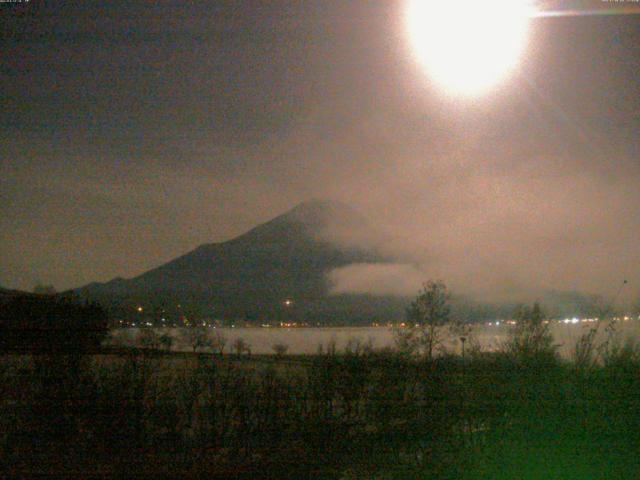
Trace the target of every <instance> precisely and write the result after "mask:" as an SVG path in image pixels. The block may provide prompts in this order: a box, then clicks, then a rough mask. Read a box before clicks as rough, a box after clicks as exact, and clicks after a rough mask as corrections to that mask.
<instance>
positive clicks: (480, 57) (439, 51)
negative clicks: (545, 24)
mask: <svg viewBox="0 0 640 480" xmlns="http://www.w3.org/2000/svg"><path fill="white" fill-rule="evenodd" d="M407 2H408V3H407V9H406V22H407V27H408V32H409V37H410V40H411V43H412V44H413V48H414V51H415V54H416V56H417V58H418V60H419V61H420V62H421V63H422V64H423V65H424V66H425V67H426V69H427V71H428V73H429V74H430V75H431V76H432V77H433V78H434V79H435V80H436V81H437V82H438V83H440V84H441V85H442V86H443V87H444V88H445V89H447V90H450V91H451V92H452V93H461V94H469V95H472V94H476V93H479V92H482V91H484V90H486V89H488V88H489V87H491V86H492V85H494V84H495V83H497V82H499V81H500V80H502V79H503V78H504V77H505V76H506V75H507V74H508V73H509V72H510V71H511V70H512V69H513V67H514V66H515V65H516V63H517V61H518V59H519V58H520V56H521V54H522V51H523V49H524V46H525V44H526V40H527V36H528V35H527V34H528V30H529V21H530V18H531V16H532V13H533V9H532V7H531V4H530V1H528V0H455V1H451V0H407Z"/></svg>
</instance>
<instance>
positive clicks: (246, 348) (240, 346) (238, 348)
mask: <svg viewBox="0 0 640 480" xmlns="http://www.w3.org/2000/svg"><path fill="white" fill-rule="evenodd" d="M232 348H233V350H235V352H236V354H238V355H242V354H243V353H244V352H247V353H250V352H251V346H250V345H249V343H247V342H246V341H245V339H244V338H242V337H238V338H236V339H235V340H234V341H233V345H232Z"/></svg>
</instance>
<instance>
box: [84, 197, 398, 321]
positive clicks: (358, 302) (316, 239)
mask: <svg viewBox="0 0 640 480" xmlns="http://www.w3.org/2000/svg"><path fill="white" fill-rule="evenodd" d="M350 238H358V239H362V238H369V239H371V240H372V241H370V242H367V243H368V244H369V245H370V246H369V247H366V248H363V247H361V246H360V247H358V246H355V245H354V243H355V242H350V241H349V239H350ZM376 238H381V235H379V232H377V231H376V230H375V228H374V227H372V226H371V225H370V224H369V222H368V221H367V220H366V219H365V218H364V217H363V216H362V215H360V214H359V213H358V212H357V211H355V210H353V209H352V208H350V207H349V206H347V205H344V204H342V203H337V202H329V201H321V200H313V201H309V202H304V203H301V204H299V205H298V206H296V207H295V208H293V209H292V210H290V211H288V212H286V213H284V214H283V215H280V216H278V217H276V218H274V219H272V220H270V221H269V222H267V223H264V224H262V225H259V226H257V227H255V228H253V229H252V230H250V231H248V232H247V233H245V234H243V235H240V236H239V237H237V238H234V239H232V240H229V241H226V242H221V243H211V244H205V245H201V246H199V247H198V248H196V249H195V250H192V251H191V252H188V253H187V254H185V255H183V256H181V257H179V258H176V259H175V260H172V261H170V262H168V263H165V264H164V265H161V266H159V267H157V268H154V269H152V270H150V271H148V272H145V273H143V274H142V275H139V276H137V277H134V278H131V279H123V278H116V279H113V280H111V281H109V282H107V283H92V284H89V285H87V286H85V287H82V288H79V289H77V290H76V293H77V294H79V295H80V296H81V297H83V298H88V299H92V300H98V301H100V302H101V303H103V304H105V303H106V304H108V305H111V306H115V307H116V308H119V309H120V310H121V313H122V312H126V311H127V309H128V310H129V311H131V309H132V306H134V305H136V304H141V305H143V304H144V305H146V306H149V307H150V308H152V309H153V310H154V311H156V312H157V311H161V312H163V314H165V313H166V314H168V312H172V311H174V310H175V309H177V308H178V305H180V307H179V308H180V309H181V311H183V312H184V311H185V310H186V309H187V308H188V309H190V311H191V312H193V313H192V315H193V316H196V315H197V316H206V317H213V318H223V319H239V318H242V319H247V320H250V321H265V320H273V319H278V318H288V319H290V318H293V317H295V318H300V319H302V318H304V319H305V321H308V322H315V321H321V322H322V323H332V322H334V321H339V320H338V319H339V318H342V317H344V316H345V315H347V316H354V315H355V316H359V317H363V316H366V317H367V320H363V321H371V315H374V317H375V318H377V319H378V320H381V318H378V317H379V314H376V313H375V312H376V311H378V310H380V311H382V312H387V313H388V310H389V308H390V304H394V301H393V300H390V299H380V298H378V299H372V298H369V297H368V296H366V295H359V296H349V295H343V296H330V295H329V294H328V290H329V285H328V283H327V279H326V274H327V273H328V272H330V271H331V270H332V269H334V268H338V267H342V266H345V265H349V264H352V263H384V262H389V261H393V259H391V258H388V257H385V256H384V255H381V254H380V253H378V251H377V250H378V249H377V248H376V246H375V242H374V241H373V239H376ZM287 300H289V302H287ZM285 302H287V303H286V304H285ZM372 302H373V303H372ZM380 304H381V305H382V306H383V308H382V309H380V308H378V307H379V306H380ZM392 310H393V311H396V312H397V311H398V309H397V305H395V304H394V305H393V308H392ZM385 315H386V313H385Z"/></svg>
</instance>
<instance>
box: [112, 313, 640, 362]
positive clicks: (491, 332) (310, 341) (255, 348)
mask: <svg viewBox="0 0 640 480" xmlns="http://www.w3.org/2000/svg"><path fill="white" fill-rule="evenodd" d="M593 326H595V323H584V322H583V323H562V322H556V321H553V322H551V324H550V330H551V333H552V335H553V337H554V340H555V343H556V344H557V345H559V352H560V354H561V355H562V356H563V357H565V358H568V357H570V356H571V354H572V352H573V349H574V346H575V343H576V341H577V340H578V339H579V338H580V336H581V335H582V334H584V333H586V332H588V330H589V329H590V328H592V327H593ZM604 327H605V325H604V324H603V325H601V327H600V332H599V334H598V337H597V341H598V342H601V341H602V340H603V339H604V338H605V332H604ZM510 328H513V327H511V326H510V325H505V324H501V325H495V324H493V325H487V324H481V325H477V326H475V327H474V330H473V333H472V336H473V337H475V338H476V339H477V341H478V343H479V344H480V345H481V347H482V349H483V350H488V351H492V350H496V349H498V348H500V346H501V345H502V343H503V342H504V341H505V340H506V339H507V335H508V331H509V329H510ZM181 330H182V329H180V328H158V329H156V331H157V332H158V333H159V334H162V333H163V332H169V333H170V334H171V336H172V337H174V339H175V341H174V345H173V349H174V350H176V351H184V350H190V347H189V346H188V345H187V344H186V343H185V342H184V340H183V338H182V335H181ZM210 330H211V334H212V335H213V334H214V333H215V332H220V333H222V335H224V337H225V338H226V339H227V347H226V351H229V350H230V346H231V345H232V344H233V342H234V341H235V340H236V339H238V338H242V339H243V340H244V341H245V342H247V343H248V344H249V345H250V347H251V351H252V353H256V354H266V353H273V345H275V344H285V345H287V346H288V347H289V350H288V353H293V354H313V353H316V352H317V351H318V347H319V346H320V345H324V346H325V347H326V346H327V345H328V344H330V343H332V342H335V344H336V348H337V349H338V350H339V351H340V350H344V347H345V346H346V345H347V343H348V342H349V341H353V340H359V341H361V342H371V344H372V345H373V347H374V348H383V347H391V346H393V344H394V336H393V329H392V328H391V327H386V326H385V327H326V328H302V327H298V328H275V327H271V328H265V327H262V328H261V327H255V328H215V329H214V328H211V329H210ZM138 331H139V329H138V328H127V329H120V330H117V331H115V332H114V336H113V337H114V343H116V344H123V345H133V344H134V343H135V338H136V335H137V334H138ZM442 333H443V337H444V339H445V340H444V347H445V348H446V349H447V350H448V351H452V352H459V351H460V348H461V343H460V341H459V340H458V339H457V338H456V337H455V336H453V335H452V334H451V333H450V332H449V331H448V330H445V331H443V332H442ZM639 337H640V321H639V320H637V319H630V320H628V321H622V320H621V321H619V322H617V323H616V338H617V340H618V341H620V342H625V341H626V340H627V339H634V338H639Z"/></svg>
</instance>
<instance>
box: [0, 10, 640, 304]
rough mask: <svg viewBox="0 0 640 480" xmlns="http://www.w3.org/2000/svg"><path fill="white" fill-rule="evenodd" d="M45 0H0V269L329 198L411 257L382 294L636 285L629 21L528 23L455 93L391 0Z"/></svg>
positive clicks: (225, 225)
mask: <svg viewBox="0 0 640 480" xmlns="http://www.w3.org/2000/svg"><path fill="white" fill-rule="evenodd" d="M49 3H50V5H48V6H43V5H42V4H40V3H39V2H35V1H33V2H30V3H28V4H21V5H9V4H2V5H1V6H0V7H1V8H0V14H1V15H2V22H1V23H2V27H1V28H2V40H1V42H2V43H1V48H0V52H1V53H0V55H1V59H2V70H1V75H2V90H3V93H2V97H1V98H2V108H1V109H0V116H1V118H2V125H3V128H2V131H1V132H0V135H1V137H2V138H1V139H0V156H1V158H0V162H1V164H0V165H1V169H2V175H1V176H0V195H1V199H0V200H1V204H0V285H2V286H8V287H13V288H23V289H31V288H32V287H33V284H34V283H35V282H37V281H40V282H45V283H52V284H53V285H55V286H56V288H58V289H63V288H69V287H75V286H80V285H83V284H86V283H88V282H91V281H106V280H109V279H111V278H113V277H116V276H123V277H130V276H133V275H137V274H140V273H142V272H144V271H145V270H147V269H150V268H152V267H155V266H157V265H159V264H161V263H164V262H166V261H168V260H170V259H172V258H174V257H176V256H178V255H181V254H183V253H185V252H187V251H188V250H190V249H192V248H194V247H196V246H198V245H200V244H202V243H210V242H215V241H224V240H227V239H230V238H232V237H234V236H236V235H238V234H240V233H243V232H244V231H246V230H248V229H249V228H251V227H253V226H255V225H256V224H257V223H260V222H264V221H267V220H269V219H270V218H272V217H274V216H276V215H278V214H280V213H282V212H284V211H285V210H287V209H289V208H291V207H293V206H294V205H296V204H297V203H299V202H301V201H303V200H306V199H308V198H318V197H320V198H330V199H338V200H342V201H344V202H346V203H348V204H351V205H353V206H355V207H356V208H357V209H359V210H360V211H361V212H363V213H364V214H365V215H366V216H367V217H368V218H369V219H370V220H371V221H372V222H373V223H374V224H375V225H376V226H379V227H381V228H384V229H385V230H387V231H389V232H392V233H393V235H394V236H395V237H396V238H397V239H399V240H394V241H393V242H392V243H391V246H390V247H389V248H390V249H392V250H394V251H395V252H399V253H403V254H404V255H406V256H409V257H411V258H413V259H414V260H415V261H414V265H413V266H412V267H410V268H409V267H407V266H406V265H397V266H391V267H389V271H388V276H387V274H386V273H385V272H384V271H381V270H380V269H379V267H374V268H378V270H375V272H374V273H375V275H372V276H371V277H372V278H373V279H374V281H373V283H375V285H372V287H371V288H372V291H377V289H380V288H381V287H380V285H383V284H384V282H385V280H384V279H385V278H392V277H393V276H394V275H395V276H401V277H403V278H404V279H405V282H409V283H411V280H407V279H411V278H415V279H416V280H415V281H418V280H417V279H419V278H420V277H422V276H424V278H425V279H426V278H441V279H443V280H445V281H446V282H447V283H449V284H451V286H452V287H453V288H454V290H457V291H459V292H466V293H474V294H478V295H480V294H482V295H492V296H496V295H497V296H500V297H505V296H506V297H508V296H509V295H519V294H521V293H522V292H537V291H540V290H542V289H561V290H581V291H585V292H593V293H602V294H604V295H607V296H610V295H612V294H613V293H615V291H616V290H617V288H618V285H619V284H620V283H621V282H622V279H623V278H627V279H628V280H629V289H628V291H627V293H626V295H628V296H629V298H631V297H636V296H637V295H638V294H640V288H639V285H640V268H639V266H640V245H639V241H638V240H639V239H640V135H639V133H640V78H639V75H638V73H639V72H640V28H639V27H640V15H626V16H613V15H612V16H591V17H586V18H578V17H571V18H547V19H537V20H535V21H534V22H533V26H532V31H531V36H530V41H529V44H528V45H527V48H526V55H525V58H523V59H522V61H521V63H520V65H519V67H518V71H517V72H515V73H514V74H513V75H512V76H510V77H509V78H508V79H505V80H504V81H503V82H502V84H501V85H499V86H498V87H497V88H495V89H494V90H492V91H491V92H490V93H489V94H487V95H484V96H480V97H476V98H473V99H472V98H466V99H461V98H455V97H453V96H447V95H446V94H445V93H443V92H442V91H441V89H440V88H439V87H438V86H437V85H435V84H433V83H432V81H431V80H430V78H429V76H428V75H427V74H426V73H425V72H424V70H423V69H422V68H421V66H420V65H419V64H418V63H417V62H416V60H415V58H414V56H413V55H412V50H411V46H410V45H409V42H408V41H407V38H406V35H405V31H404V24H403V18H402V8H403V2H401V1H366V2H365V1H362V2H356V1H353V2H352V1H333V0H332V1H322V2H321V1H318V2H315V1H314V2H281V1H275V2H240V1H234V2H216V3H215V4H213V3H210V2H163V1H158V2H130V1H129V2H118V1H109V2H49ZM565 3H568V2H565ZM588 3H589V2H582V4H583V5H584V4H588ZM214 5H215V6H214ZM586 6H587V7H594V8H607V5H604V6H603V4H602V3H601V2H600V1H599V0H597V1H594V2H593V3H592V4H590V5H586ZM612 8H613V7H612ZM354 268H355V269H357V268H358V266H354V267H352V270H350V271H342V272H334V274H332V275H334V280H336V279H339V280H340V281H342V282H344V283H343V285H345V287H344V288H346V289H349V288H351V289H356V290H358V289H365V290H366V289H367V288H368V287H367V286H366V285H365V286H363V284H362V283H361V282H360V283H358V282H359V280H358V278H357V277H358V275H357V274H358V272H357V270H356V271H355V273H354V270H353V269H354ZM363 268H365V269H366V268H368V267H367V266H363ZM362 273H363V275H365V276H366V275H368V273H367V272H362ZM369 273H370V272H369ZM354 274H355V277H353V275H354ZM336 275H337V276H336ZM349 282H351V283H349ZM354 282H355V283H354ZM393 283H394V288H399V289H404V290H406V289H410V288H411V286H410V285H409V286H406V285H407V283H402V284H400V286H398V284H396V282H393ZM347 285H351V287H349V288H348V287H347ZM403 285H404V286H403Z"/></svg>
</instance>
